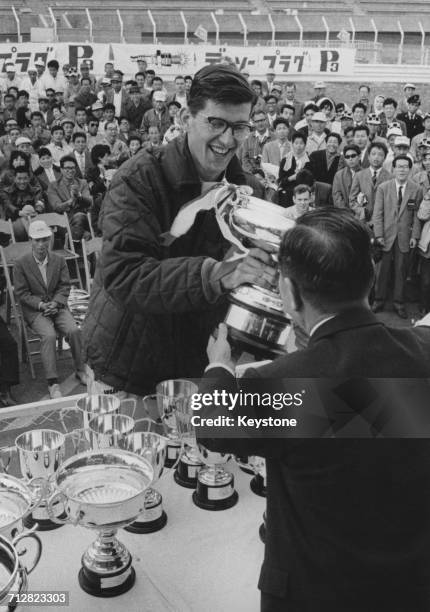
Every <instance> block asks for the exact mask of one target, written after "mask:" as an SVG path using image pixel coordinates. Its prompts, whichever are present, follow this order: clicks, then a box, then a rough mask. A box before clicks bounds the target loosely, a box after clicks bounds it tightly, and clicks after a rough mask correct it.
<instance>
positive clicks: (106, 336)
mask: <svg viewBox="0 0 430 612" xmlns="http://www.w3.org/2000/svg"><path fill="white" fill-rule="evenodd" d="M254 101H255V94H254V92H253V90H252V89H251V87H250V85H249V84H248V82H247V80H246V79H245V78H244V77H243V75H241V74H240V73H239V72H238V71H237V69H236V68H234V67H231V66H226V65H212V66H206V67H204V68H202V69H201V70H199V72H198V73H197V74H196V75H195V77H194V80H193V84H192V87H191V90H190V96H189V104H188V113H187V115H186V117H184V123H185V125H186V134H185V136H184V137H178V138H175V139H174V140H172V141H171V142H170V143H169V144H167V145H166V146H165V147H163V148H162V149H159V150H158V151H154V152H147V151H142V152H141V153H138V154H137V155H135V156H133V157H132V158H131V159H130V160H128V161H127V162H125V163H124V164H123V165H122V166H121V168H120V169H119V170H118V171H117V173H116V174H115V177H114V179H113V181H112V183H111V187H110V190H109V192H108V194H107V195H106V197H105V200H104V202H103V212H102V219H101V227H102V232H103V258H102V260H101V265H100V266H99V268H98V270H97V271H96V275H95V279H94V283H93V288H92V296H91V305H90V307H89V309H88V315H87V318H86V321H85V323H84V327H83V333H84V338H85V352H86V359H87V361H88V364H89V365H90V367H91V368H92V369H93V370H94V375H95V379H96V381H97V382H99V381H101V382H102V383H104V385H105V387H104V388H106V385H107V386H108V387H110V389H113V390H114V391H121V390H124V391H125V392H128V393H132V394H136V395H139V396H141V395H144V394H146V393H150V392H152V391H153V389H154V387H155V384H156V383H157V382H159V381H161V380H164V379H167V378H178V377H196V376H199V374H201V373H202V372H203V370H204V368H205V365H206V364H207V357H206V354H205V349H206V344H207V340H208V337H209V335H210V333H211V332H212V330H213V328H214V325H215V324H216V323H217V322H219V321H221V320H222V319H223V317H224V316H225V313H226V309H227V306H228V303H227V299H226V298H227V294H228V292H229V291H230V290H231V289H233V288H235V287H238V286H239V285H241V284H243V283H254V282H256V281H257V279H258V282H259V284H263V285H264V286H266V287H271V286H272V285H273V284H274V283H275V282H276V281H275V274H274V270H273V268H272V267H271V265H270V263H271V260H270V256H269V255H268V254H267V253H265V252H264V251H262V250H260V249H251V250H250V252H249V254H248V255H247V256H246V257H243V258H240V259H236V260H234V261H229V258H230V257H229V256H227V257H226V254H227V251H228V249H229V246H230V245H229V244H228V243H226V241H225V240H224V239H223V237H222V235H221V233H220V230H219V228H218V224H217V222H216V219H215V214H214V210H213V204H214V198H213V190H211V187H213V186H214V185H216V184H217V183H219V182H220V181H222V180H224V179H226V180H227V181H228V182H230V183H233V184H236V185H238V184H244V183H245V177H244V174H243V171H242V168H241V166H240V164H239V161H238V159H237V157H236V152H237V150H238V148H239V146H240V145H241V144H242V142H243V141H244V140H245V138H246V137H247V136H248V135H249V133H250V130H251V127H250V115H251V108H252V104H253V103H254ZM226 191H227V189H226ZM192 201H193V202H192ZM196 201H197V204H196ZM190 202H192V209H191V210H192V211H193V213H194V214H193V218H191V220H189V221H190V222H189V224H188V225H186V226H185V227H183V228H182V231H181V232H179V235H178V234H177V238H176V239H175V240H174V241H172V240H169V241H166V240H163V234H166V233H168V232H169V230H170V229H171V227H172V224H173V222H174V220H175V218H176V217H177V216H178V213H179V211H181V216H182V215H183V213H184V205H187V204H189V203H190ZM179 218H181V217H178V219H179ZM178 219H177V222H178ZM224 258H225V259H224ZM99 388H103V386H99Z"/></svg>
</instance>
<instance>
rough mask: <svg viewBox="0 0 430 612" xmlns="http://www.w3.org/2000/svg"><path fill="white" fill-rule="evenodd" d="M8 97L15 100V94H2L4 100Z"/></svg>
mask: <svg viewBox="0 0 430 612" xmlns="http://www.w3.org/2000/svg"><path fill="white" fill-rule="evenodd" d="M8 98H9V99H10V98H12V99H13V100H14V101H15V100H16V98H15V96H14V95H13V94H11V93H7V94H5V95H4V100H7V99H8Z"/></svg>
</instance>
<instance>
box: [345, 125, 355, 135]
mask: <svg viewBox="0 0 430 612" xmlns="http://www.w3.org/2000/svg"><path fill="white" fill-rule="evenodd" d="M350 132H354V127H353V126H352V125H348V127H346V128H345V129H344V130H343V135H344V136H346V135H347V134H349V133H350Z"/></svg>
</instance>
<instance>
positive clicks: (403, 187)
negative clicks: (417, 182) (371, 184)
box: [396, 180, 406, 199]
mask: <svg viewBox="0 0 430 612" xmlns="http://www.w3.org/2000/svg"><path fill="white" fill-rule="evenodd" d="M400 187H401V188H402V198H403V197H404V195H405V189H406V183H403V185H401V184H400V183H399V182H398V181H397V180H396V193H397V199H399V189H400Z"/></svg>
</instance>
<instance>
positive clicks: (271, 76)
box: [261, 70, 276, 96]
mask: <svg viewBox="0 0 430 612" xmlns="http://www.w3.org/2000/svg"><path fill="white" fill-rule="evenodd" d="M275 79H276V75H275V72H274V71H273V70H268V71H267V72H266V80H265V81H263V82H262V83H261V93H262V94H263V96H268V95H269V94H271V93H272V88H273V86H274V84H275Z"/></svg>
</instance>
